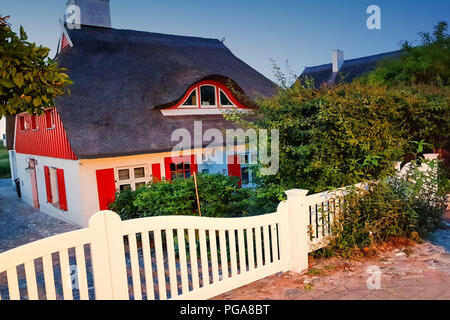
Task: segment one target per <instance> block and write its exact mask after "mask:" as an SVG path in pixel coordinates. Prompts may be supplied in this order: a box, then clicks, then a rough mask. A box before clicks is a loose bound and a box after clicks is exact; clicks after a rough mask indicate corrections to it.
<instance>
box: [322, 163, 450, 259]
mask: <svg viewBox="0 0 450 320" xmlns="http://www.w3.org/2000/svg"><path fill="white" fill-rule="evenodd" d="M422 164H426V165H428V166H429V168H430V170H427V171H421V170H420V167H421V166H422ZM441 178H442V176H441V175H440V174H439V173H438V162H437V161H436V160H433V161H431V160H424V159H420V158H419V159H417V160H413V161H412V162H411V164H410V167H409V169H408V170H407V173H406V174H405V175H403V176H401V175H397V176H393V177H390V178H388V179H384V180H381V181H379V182H373V183H370V184H369V185H368V188H367V189H362V190H361V189H351V190H349V193H348V195H347V196H346V197H345V201H344V204H343V206H342V212H341V214H340V215H339V216H338V217H337V218H336V220H335V223H334V225H333V232H334V234H335V235H336V237H335V238H334V239H333V240H332V242H331V244H330V246H329V247H328V248H327V249H325V250H322V252H319V255H320V254H323V253H326V254H327V255H330V253H333V254H337V255H341V256H344V257H349V256H351V255H353V254H354V253H355V252H362V251H363V250H364V248H370V247H371V246H373V245H376V244H380V243H383V242H386V241H389V240H390V239H392V238H410V239H412V240H418V239H420V238H425V237H427V236H428V235H429V234H430V233H431V232H434V231H435V230H436V229H437V228H439V226H440V223H441V220H442V214H443V213H444V210H445V208H446V194H445V192H444V190H443V189H442V187H441V186H442V185H444V184H445V183H444V184H443V182H444V181H441Z"/></svg>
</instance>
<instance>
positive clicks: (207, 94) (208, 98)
mask: <svg viewBox="0 0 450 320" xmlns="http://www.w3.org/2000/svg"><path fill="white" fill-rule="evenodd" d="M200 92H201V98H202V107H209V106H211V107H214V106H216V105H217V104H216V87H213V86H201V87H200Z"/></svg>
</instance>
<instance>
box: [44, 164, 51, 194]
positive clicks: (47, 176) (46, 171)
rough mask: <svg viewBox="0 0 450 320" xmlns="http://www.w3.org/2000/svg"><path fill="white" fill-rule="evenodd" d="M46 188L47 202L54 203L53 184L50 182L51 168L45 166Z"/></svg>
mask: <svg viewBox="0 0 450 320" xmlns="http://www.w3.org/2000/svg"><path fill="white" fill-rule="evenodd" d="M44 176H45V189H46V190H47V202H48V203H53V197H52V184H51V182H50V168H49V167H44Z"/></svg>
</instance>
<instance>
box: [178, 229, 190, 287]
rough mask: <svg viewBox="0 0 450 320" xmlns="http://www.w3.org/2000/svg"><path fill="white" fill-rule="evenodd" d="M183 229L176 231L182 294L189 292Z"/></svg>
mask: <svg viewBox="0 0 450 320" xmlns="http://www.w3.org/2000/svg"><path fill="white" fill-rule="evenodd" d="M184 236H185V233H184V229H178V230H177V239H178V253H179V256H180V272H181V288H182V290H183V291H182V292H183V294H186V293H188V292H189V278H188V267H187V259H186V241H185V239H184Z"/></svg>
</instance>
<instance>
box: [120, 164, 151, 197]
mask: <svg viewBox="0 0 450 320" xmlns="http://www.w3.org/2000/svg"><path fill="white" fill-rule="evenodd" d="M137 168H144V177H143V178H135V177H134V169H137ZM126 169H128V170H129V173H130V179H128V180H119V171H120V170H126ZM114 176H115V180H116V190H117V192H120V186H123V185H127V184H129V185H130V186H131V190H133V191H134V190H136V183H142V182H144V183H145V184H148V183H149V182H150V180H151V175H150V171H149V169H148V165H143V164H141V165H135V166H126V167H117V168H115V170H114Z"/></svg>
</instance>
